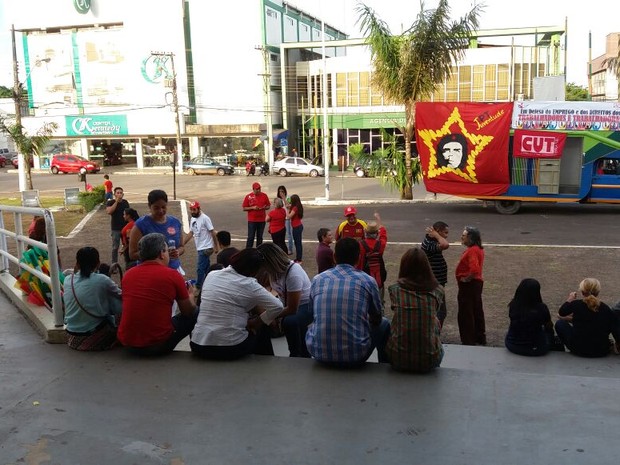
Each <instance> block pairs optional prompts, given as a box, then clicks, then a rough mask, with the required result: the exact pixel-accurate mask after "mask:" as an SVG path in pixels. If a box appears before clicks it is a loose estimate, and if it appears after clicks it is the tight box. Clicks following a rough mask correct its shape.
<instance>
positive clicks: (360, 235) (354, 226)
mask: <svg viewBox="0 0 620 465" xmlns="http://www.w3.org/2000/svg"><path fill="white" fill-rule="evenodd" d="M355 215H357V210H356V209H355V207H354V206H352V205H349V206H348V207H347V208H345V209H344V216H346V217H347V219H346V220H345V221H343V222H342V223H340V226H338V228H337V229H336V241H338V240H340V239H342V238H343V237H352V238H353V239H357V240H358V241H361V240H362V239H364V231H365V230H366V227H367V225H366V222H365V221H362V220H358V219H357V217H356V216H355Z"/></svg>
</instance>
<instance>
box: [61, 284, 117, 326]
mask: <svg viewBox="0 0 620 465" xmlns="http://www.w3.org/2000/svg"><path fill="white" fill-rule="evenodd" d="M74 277H75V273H73V274H72V275H71V292H73V298H74V299H75V303H76V304H78V307H80V310H82V311H83V312H84V313H86V314H87V315H88V316H90V317H92V318H97V319H99V320H107V322H108V324H109V325H110V326H112V327H113V328H116V327H117V325H116V316H115V315H113V314H112V313H109V314H107V315H105V316H101V315H93V314H92V313H90V312H89V311H88V310H86V309H85V308H84V306H83V305H82V304H81V303H80V301H79V300H78V298H77V295H76V294H75V285H74V283H73V278H74Z"/></svg>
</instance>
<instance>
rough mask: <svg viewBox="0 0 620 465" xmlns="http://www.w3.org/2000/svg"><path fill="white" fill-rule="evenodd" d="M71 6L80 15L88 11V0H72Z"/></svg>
mask: <svg viewBox="0 0 620 465" xmlns="http://www.w3.org/2000/svg"><path fill="white" fill-rule="evenodd" d="M73 7H74V8H75V11H77V12H78V13H79V14H81V15H85V14H86V13H88V12H89V11H90V0H73Z"/></svg>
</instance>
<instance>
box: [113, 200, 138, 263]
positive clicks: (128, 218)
mask: <svg viewBox="0 0 620 465" xmlns="http://www.w3.org/2000/svg"><path fill="white" fill-rule="evenodd" d="M138 218H140V215H138V212H137V211H136V210H134V209H133V208H125V211H124V212H123V219H124V220H125V222H126V223H127V224H126V225H125V227H124V228H123V229H122V230H121V247H120V248H119V249H118V251H119V252H120V253H122V254H123V257H125V270H128V269H129V268H131V267H132V266H135V265H136V263H137V262H138V261H137V260H131V259H130V258H129V234H130V233H131V229H132V228H133V226H134V223H135V222H136V220H137V219H138Z"/></svg>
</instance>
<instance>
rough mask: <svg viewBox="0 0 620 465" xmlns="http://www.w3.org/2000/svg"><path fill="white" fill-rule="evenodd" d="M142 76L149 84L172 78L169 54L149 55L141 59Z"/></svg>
mask: <svg viewBox="0 0 620 465" xmlns="http://www.w3.org/2000/svg"><path fill="white" fill-rule="evenodd" d="M141 72H142V77H143V78H144V80H145V81H147V82H150V83H151V84H158V83H160V82H162V81H164V80H166V79H172V77H173V75H172V66H171V63H170V57H169V56H161V55H150V56H149V57H148V58H145V59H144V60H142V67H141Z"/></svg>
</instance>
